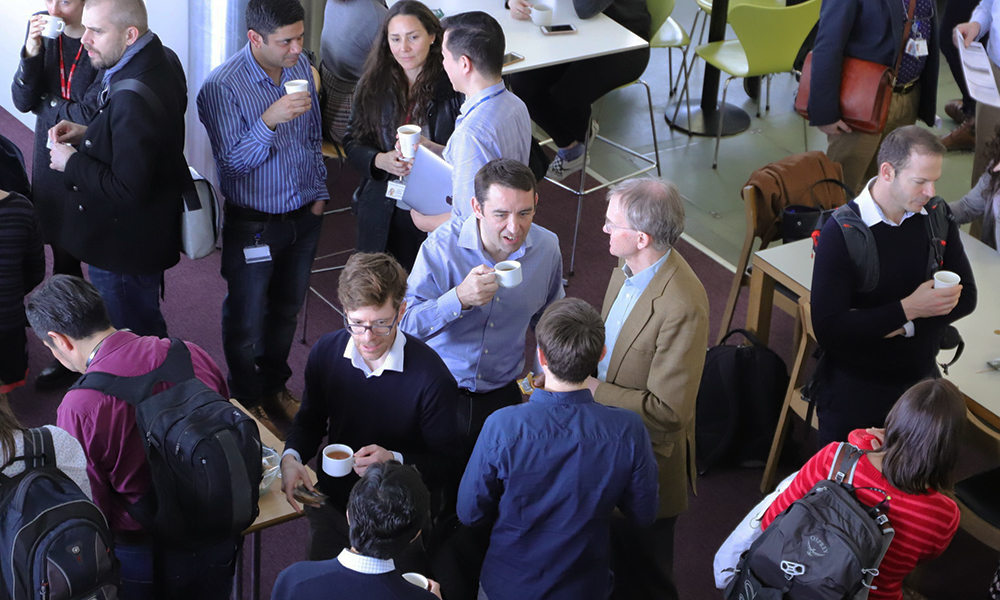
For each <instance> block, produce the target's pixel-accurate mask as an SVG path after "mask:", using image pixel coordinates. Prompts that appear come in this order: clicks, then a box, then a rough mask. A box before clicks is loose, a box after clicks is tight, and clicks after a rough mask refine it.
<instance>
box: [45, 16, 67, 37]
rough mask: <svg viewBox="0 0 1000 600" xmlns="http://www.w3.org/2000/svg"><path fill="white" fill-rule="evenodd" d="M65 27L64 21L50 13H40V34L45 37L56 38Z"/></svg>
mask: <svg viewBox="0 0 1000 600" xmlns="http://www.w3.org/2000/svg"><path fill="white" fill-rule="evenodd" d="M63 29H66V21H63V20H62V19H60V18H59V17H53V16H52V15H42V35H43V36H45V37H47V38H52V39H54V38H57V37H59V34H60V33H62V32H63Z"/></svg>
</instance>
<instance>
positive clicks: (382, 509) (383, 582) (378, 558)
mask: <svg viewBox="0 0 1000 600" xmlns="http://www.w3.org/2000/svg"><path fill="white" fill-rule="evenodd" d="M429 505H430V498H429V494H428V493H427V488H426V487H425V486H424V484H423V483H422V482H421V481H420V475H419V474H418V473H417V472H416V470H415V469H413V468H412V467H404V466H403V465H401V464H399V463H397V462H395V461H389V462H385V463H376V464H373V465H372V466H371V467H369V468H368V469H367V470H366V471H365V476H364V477H362V478H361V481H359V482H358V483H357V484H355V486H354V489H353V490H351V497H350V500H349V501H348V506H347V513H348V519H349V520H350V522H351V547H350V549H346V548H345V549H344V550H343V551H342V552H341V553H340V555H339V556H337V558H334V559H330V560H324V561H318V562H314V561H309V562H300V563H296V564H294V565H292V566H290V567H288V568H287V569H285V570H284V571H282V572H281V574H280V575H278V580H277V581H276V582H275V584H274V591H273V592H272V593H271V600H293V599H298V598H328V599H330V600H334V599H337V598H351V599H353V598H364V599H365V600H382V599H383V598H384V599H386V600H406V599H407V598H412V599H413V600H421V599H424V600H433V598H434V597H435V596H436V597H437V598H438V599H439V600H440V598H441V588H440V586H438V584H437V582H435V581H428V585H429V587H428V589H427V590H423V589H420V588H419V587H416V586H415V585H412V584H411V583H410V582H408V581H407V580H406V579H403V576H402V574H401V573H400V572H399V571H398V570H396V565H395V563H394V562H393V560H392V559H393V558H394V557H395V556H397V555H399V554H400V553H401V552H403V551H404V550H405V549H406V547H407V546H408V545H409V544H410V541H411V540H413V539H414V538H416V537H417V536H418V535H420V530H421V528H422V527H423V526H424V524H425V523H426V521H427V513H428V509H429Z"/></svg>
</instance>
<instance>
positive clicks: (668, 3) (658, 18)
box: [646, 0, 677, 38]
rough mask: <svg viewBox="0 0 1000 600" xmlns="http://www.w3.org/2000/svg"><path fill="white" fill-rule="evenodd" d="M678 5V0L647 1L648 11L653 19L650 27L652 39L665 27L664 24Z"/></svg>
mask: <svg viewBox="0 0 1000 600" xmlns="http://www.w3.org/2000/svg"><path fill="white" fill-rule="evenodd" d="M676 4H677V0H646V9H647V10H649V16H650V17H652V22H651V23H650V26H649V36H650V38H652V37H653V36H654V35H656V32H657V31H659V30H660V27H663V23H664V22H665V21H666V20H667V17H669V16H670V15H671V13H673V12H674V5H676Z"/></svg>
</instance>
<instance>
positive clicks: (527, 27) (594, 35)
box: [389, 0, 649, 75]
mask: <svg viewBox="0 0 1000 600" xmlns="http://www.w3.org/2000/svg"><path fill="white" fill-rule="evenodd" d="M537 1H538V2H540V3H543V4H547V5H549V6H551V7H552V8H553V15H552V23H553V24H563V23H572V24H573V25H576V27H577V29H578V30H579V31H578V32H577V33H573V34H565V35H543V34H542V31H541V29H539V27H538V26H537V25H535V24H534V23H532V22H531V21H518V20H515V19H514V18H512V17H511V16H510V11H509V10H508V9H506V8H504V7H503V5H504V3H503V2H502V1H501V0H427V2H426V4H427V6H429V7H430V8H431V9H435V8H440V9H441V10H442V11H444V14H445V16H451V15H456V14H459V13H463V12H469V11H474V10H481V11H483V12H485V13H488V14H490V15H492V16H493V18H495V19H496V20H497V21H499V22H500V26H501V27H503V32H504V36H505V37H506V41H507V50H506V51H507V52H517V53H518V54H521V55H523V56H524V60H522V61H521V62H518V63H514V64H512V65H510V66H509V67H507V68H505V69H504V70H503V74H504V75H510V74H511V73H518V72H520V71H529V70H531V69H538V68H540V67H549V66H552V65H558V64H561V63H567V62H574V61H577V60H583V59H585V58H594V57H595V56H604V55H607V54H615V53H617V52H625V51H626V50H635V49H637V48H645V47H647V46H649V43H648V42H646V40H644V39H642V38H641V37H639V36H637V35H635V34H634V33H632V32H631V31H629V30H628V29H625V28H624V27H622V26H621V25H619V24H618V23H615V22H614V21H612V20H611V19H610V18H608V17H606V16H605V15H603V14H598V15H597V16H595V17H592V18H590V19H581V18H580V17H578V16H576V11H575V10H574V9H573V2H572V0H537ZM394 3H395V2H394V1H393V2H389V5H390V6H391V5H392V4H394Z"/></svg>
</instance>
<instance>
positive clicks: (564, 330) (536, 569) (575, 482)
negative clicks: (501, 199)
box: [458, 298, 658, 600]
mask: <svg viewBox="0 0 1000 600" xmlns="http://www.w3.org/2000/svg"><path fill="white" fill-rule="evenodd" d="M536 335H537V337H538V361H539V363H540V364H541V366H542V369H543V370H544V372H545V387H544V389H537V390H535V392H534V393H533V394H532V395H531V399H530V400H529V402H528V403H526V404H522V405H520V406H514V407H508V408H503V409H501V410H498V411H497V412H495V413H493V415H492V416H490V417H489V418H488V419H487V420H486V425H485V426H484V427H483V431H482V434H481V435H480V436H479V440H478V441H477V442H476V447H475V450H474V451H473V453H472V459H471V460H470V461H469V466H468V468H467V469H466V471H465V476H464V477H462V483H461V485H460V486H459V492H458V517H459V519H461V520H462V522H463V523H465V524H466V525H470V526H476V525H481V524H492V525H493V532H492V534H491V536H490V547H489V551H488V552H487V554H486V561H485V563H484V564H483V570H482V574H481V575H480V586H481V587H480V592H479V598H480V600H483V598H484V597H487V598H488V599H489V600H506V599H510V600H515V599H517V600H520V599H522V598H545V599H565V600H585V599H594V600H597V599H602V600H603V599H607V598H608V597H610V595H611V590H612V586H613V582H614V577H613V576H612V574H611V568H610V567H611V551H610V527H611V519H612V514H613V512H614V511H615V509H616V508H618V509H619V510H621V512H622V514H624V515H625V517H626V518H627V519H628V520H629V521H631V522H633V523H634V524H636V525H637V526H646V525H649V524H651V523H652V522H653V519H654V518H655V517H656V511H657V504H658V503H657V472H656V458H655V457H654V456H653V447H652V445H650V442H649V434H648V433H647V432H646V428H645V427H644V426H643V424H642V419H640V418H639V415H637V414H635V413H634V412H632V411H629V410H626V409H622V408H614V407H610V406H604V405H602V404H598V403H597V402H595V401H594V396H593V395H592V394H591V393H590V390H588V389H587V378H588V376H589V375H590V374H591V373H593V372H594V371H595V369H597V363H598V361H599V360H600V358H601V357H602V356H603V355H604V353H605V352H606V351H607V349H606V348H605V346H604V322H603V321H602V320H601V315H600V314H598V312H597V311H596V310H595V309H594V308H593V307H592V306H590V305H589V304H587V303H586V302H584V301H583V300H580V299H579V298H566V299H564V300H560V301H559V302H556V303H554V304H553V305H552V306H550V307H549V308H548V309H547V310H546V311H545V313H544V314H543V315H542V318H541V320H540V321H539V323H538V328H537V329H536Z"/></svg>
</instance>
